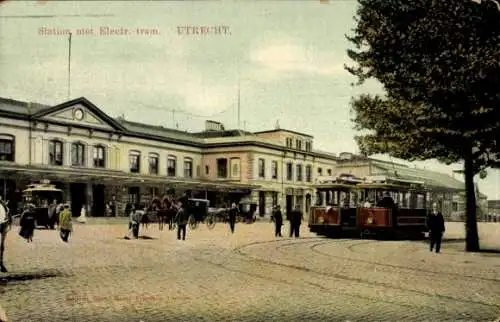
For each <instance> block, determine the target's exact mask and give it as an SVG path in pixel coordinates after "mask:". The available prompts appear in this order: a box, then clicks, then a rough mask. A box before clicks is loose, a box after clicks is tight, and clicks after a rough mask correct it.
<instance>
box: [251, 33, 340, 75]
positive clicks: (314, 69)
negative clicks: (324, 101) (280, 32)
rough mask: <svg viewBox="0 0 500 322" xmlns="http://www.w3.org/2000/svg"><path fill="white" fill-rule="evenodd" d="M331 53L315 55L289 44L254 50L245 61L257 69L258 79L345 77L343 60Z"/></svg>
mask: <svg viewBox="0 0 500 322" xmlns="http://www.w3.org/2000/svg"><path fill="white" fill-rule="evenodd" d="M336 56H337V57H338V56H339V55H336V54H335V53H333V52H319V51H317V50H315V49H313V48H308V47H305V46H301V45H299V44H297V43H296V42H294V41H291V40H285V41H283V40H281V41H277V42H276V43H274V44H269V45H264V46H262V45H261V46H258V47H257V48H256V49H254V50H253V51H251V52H250V55H249V60H250V61H251V62H252V63H254V64H256V65H258V66H259V67H260V68H261V70H258V71H257V74H258V75H259V76H261V77H262V76H264V74H267V75H268V76H269V77H271V78H272V77H275V76H284V75H283V74H286V73H301V74H308V75H311V76H314V75H319V76H330V75H335V74H346V71H345V70H344V58H343V57H342V58H337V57H336Z"/></svg>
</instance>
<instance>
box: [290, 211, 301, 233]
mask: <svg viewBox="0 0 500 322" xmlns="http://www.w3.org/2000/svg"><path fill="white" fill-rule="evenodd" d="M302 219H303V216H302V212H301V211H300V207H299V205H296V206H295V209H294V210H293V211H292V212H291V213H290V237H292V236H294V235H295V238H299V235H300V233H299V232H300V224H301V223H302Z"/></svg>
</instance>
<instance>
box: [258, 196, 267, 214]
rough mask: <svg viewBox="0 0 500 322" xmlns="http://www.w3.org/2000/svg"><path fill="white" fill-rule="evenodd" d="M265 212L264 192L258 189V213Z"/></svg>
mask: <svg viewBox="0 0 500 322" xmlns="http://www.w3.org/2000/svg"><path fill="white" fill-rule="evenodd" d="M265 213H266V193H265V192H264V191H259V215H261V216H264V214H265Z"/></svg>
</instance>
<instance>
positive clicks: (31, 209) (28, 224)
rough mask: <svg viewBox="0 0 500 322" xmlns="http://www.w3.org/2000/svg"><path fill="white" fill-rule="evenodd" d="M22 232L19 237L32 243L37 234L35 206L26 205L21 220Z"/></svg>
mask: <svg viewBox="0 0 500 322" xmlns="http://www.w3.org/2000/svg"><path fill="white" fill-rule="evenodd" d="M20 226H21V230H20V231H19V236H21V237H23V238H24V239H26V241H27V242H28V243H29V242H32V241H33V235H34V232H35V206H34V205H32V204H28V205H26V209H25V210H24V212H23V214H22V215H21V220H20Z"/></svg>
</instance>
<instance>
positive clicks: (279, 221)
mask: <svg viewBox="0 0 500 322" xmlns="http://www.w3.org/2000/svg"><path fill="white" fill-rule="evenodd" d="M271 220H272V221H274V224H275V232H274V235H275V236H276V237H281V226H283V214H282V213H281V210H280V206H279V205H276V206H275V207H274V211H273V215H272V217H271Z"/></svg>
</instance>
